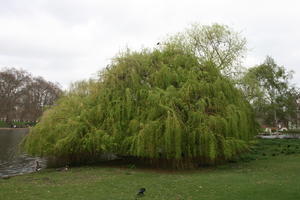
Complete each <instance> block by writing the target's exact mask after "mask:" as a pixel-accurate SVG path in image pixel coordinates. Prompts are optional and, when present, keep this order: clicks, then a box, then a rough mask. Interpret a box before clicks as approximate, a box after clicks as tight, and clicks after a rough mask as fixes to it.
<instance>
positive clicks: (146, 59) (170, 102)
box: [24, 46, 256, 168]
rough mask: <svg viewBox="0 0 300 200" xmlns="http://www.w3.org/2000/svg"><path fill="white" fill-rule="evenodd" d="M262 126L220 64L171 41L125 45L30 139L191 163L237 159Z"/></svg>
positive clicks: (37, 150) (37, 146)
mask: <svg viewBox="0 0 300 200" xmlns="http://www.w3.org/2000/svg"><path fill="white" fill-rule="evenodd" d="M255 133H256V129H255V121H254V116H253V113H252V110H251V108H250V106H249V104H248V103H247V101H246V100H245V99H244V98H243V95H242V94H241V92H240V91H239V90H238V89H236V88H235V87H234V86H233V84H232V83H231V81H230V80H228V79H227V78H225V77H223V76H222V75H221V74H220V71H219V69H217V67H215V66H214V64H213V63H205V64H199V62H198V59H197V58H196V57H195V56H194V55H193V54H190V53H187V52H185V51H183V50H181V49H178V48H176V47H172V46H166V47H164V48H161V49H155V50H152V51H150V50H144V51H142V52H126V53H124V54H122V55H120V56H118V57H116V58H115V59H114V60H113V61H112V63H111V65H110V66H109V67H108V68H106V69H105V70H104V71H102V72H101V73H100V74H99V80H98V81H90V82H82V83H78V84H77V85H75V86H74V87H73V89H72V90H71V91H70V92H69V93H68V94H66V95H65V96H64V97H62V98H61V99H60V100H59V101H58V102H57V105H56V106H54V107H52V108H51V109H49V110H48V111H46V112H45V113H44V115H43V116H42V118H41V121H40V122H39V123H38V125H37V126H36V127H34V128H32V130H31V131H30V134H29V136H28V137H27V139H26V141H25V143H24V145H25V148H26V150H27V151H28V152H29V153H31V154H36V155H41V156H54V157H57V158H64V159H65V160H67V161H69V162H89V161H90V160H93V159H96V158H99V157H100V156H101V155H103V154H109V153H113V154H116V155H119V156H131V157H136V158H140V159H142V160H144V161H149V162H150V163H152V164H153V163H154V164H157V165H166V166H170V167H177V168H186V167H190V166H195V165H198V164H207V163H210V164H215V163H218V162H221V161H224V160H228V159H231V158H233V157H234V156H236V155H238V154H240V153H242V152H243V151H245V150H246V149H247V147H248V142H249V140H251V138H252V137H253V135H254V134H255Z"/></svg>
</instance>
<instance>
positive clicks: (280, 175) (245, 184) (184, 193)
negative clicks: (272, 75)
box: [0, 140, 300, 200]
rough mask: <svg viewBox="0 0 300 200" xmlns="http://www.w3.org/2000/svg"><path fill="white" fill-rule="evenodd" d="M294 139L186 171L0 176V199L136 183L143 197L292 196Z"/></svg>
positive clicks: (298, 193)
mask: <svg viewBox="0 0 300 200" xmlns="http://www.w3.org/2000/svg"><path fill="white" fill-rule="evenodd" d="M298 144H299V145H300V140H287V141H283V142H282V141H281V140H268V141H265V140H264V141H260V142H259V144H258V145H256V147H255V148H254V150H253V151H252V153H251V155H248V156H246V158H249V159H245V160H247V161H249V160H251V161H249V162H237V163H231V164H227V165H223V166H219V167H209V168H201V169H199V170H190V171H166V170H165V171H164V170H149V169H129V168H126V167H123V168H118V167H112V168H108V167H99V166H98V167H97V166H94V167H78V168H71V169H70V170H69V171H67V172H57V171H55V170H53V169H47V170H44V171H41V172H38V173H34V174H27V175H22V176H17V177H12V178H10V179H5V180H4V179H1V180H0V200H10V199H11V200H21V199H22V200H27V199H28V200H29V199H30V200H31V199H32V200H34V199H38V200H47V199H49V200H50V199H51V200H56V199H57V200H68V199H70V200H71V199H72V200H77V199H82V200H85V199H87V200H94V199H95V200H96V199H97V200H99V199H100V200H101V199H103V200H121V199H122V200H127V199H128V200H134V199H136V195H135V194H136V193H137V192H138V189H139V188H141V187H145V188H146V192H145V196H143V197H140V199H143V200H147V199H149V200H150V199H151V200H155V199H157V200H191V199H195V200H202V199H203V200H212V199H216V200H221V199H226V200H232V199H237V200H260V199H261V200H268V199H270V200H277V199H282V200H289V199H290V200H297V199H300V154H299V151H300V150H299V151H298V148H299V146H298ZM297 147H298V148H297ZM289 149H292V150H290V152H288V150H289ZM279 150H280V152H279Z"/></svg>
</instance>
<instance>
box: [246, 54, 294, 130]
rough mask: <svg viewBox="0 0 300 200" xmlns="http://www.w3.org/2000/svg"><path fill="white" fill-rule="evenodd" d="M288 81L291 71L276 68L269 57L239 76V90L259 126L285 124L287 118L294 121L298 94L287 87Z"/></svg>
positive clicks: (279, 67) (291, 87) (289, 86)
mask: <svg viewBox="0 0 300 200" xmlns="http://www.w3.org/2000/svg"><path fill="white" fill-rule="evenodd" d="M291 79H292V72H291V71H287V70H286V69H285V68H284V67H282V66H278V65H277V64H276V62H275V61H274V59H273V58H271V57H267V58H266V59H265V61H264V62H263V63H262V64H261V65H258V66H256V67H252V68H249V69H248V70H247V72H246V73H245V75H244V76H243V79H242V87H241V88H242V90H243V91H244V93H245V95H246V98H247V99H248V100H249V102H250V103H251V104H252V106H253V107H254V109H255V111H256V114H257V117H258V118H259V119H260V120H261V121H262V123H266V124H269V125H273V126H277V124H278V122H279V121H280V122H284V123H285V125H287V121H288V119H290V120H292V119H297V117H296V115H297V109H295V108H296V107H297V102H296V100H297V98H298V96H299V92H298V89H297V88H295V87H293V86H292V85H291V84H290V80H291Z"/></svg>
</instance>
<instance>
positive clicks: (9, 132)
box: [0, 129, 46, 178]
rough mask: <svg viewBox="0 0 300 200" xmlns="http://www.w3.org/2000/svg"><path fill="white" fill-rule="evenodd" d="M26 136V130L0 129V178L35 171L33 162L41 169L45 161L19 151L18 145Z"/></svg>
mask: <svg viewBox="0 0 300 200" xmlns="http://www.w3.org/2000/svg"><path fill="white" fill-rule="evenodd" d="M26 134H28V129H0V178H1V177H6V176H13V175H18V174H24V173H31V172H34V171H35V165H36V164H35V162H36V161H39V163H40V164H41V165H42V167H45V166H46V161H45V160H44V159H41V158H38V157H32V156H29V155H27V154H25V153H22V152H21V151H20V147H19V144H20V142H21V141H22V139H23V138H24V137H25V136H26Z"/></svg>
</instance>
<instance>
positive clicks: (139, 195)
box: [136, 188, 146, 197]
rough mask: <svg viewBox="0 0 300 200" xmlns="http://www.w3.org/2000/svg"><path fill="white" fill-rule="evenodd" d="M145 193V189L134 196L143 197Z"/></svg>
mask: <svg viewBox="0 0 300 200" xmlns="http://www.w3.org/2000/svg"><path fill="white" fill-rule="evenodd" d="M145 191H146V189H145V188H141V189H139V192H138V193H137V194H136V196H138V197H141V196H144V192H145Z"/></svg>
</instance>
